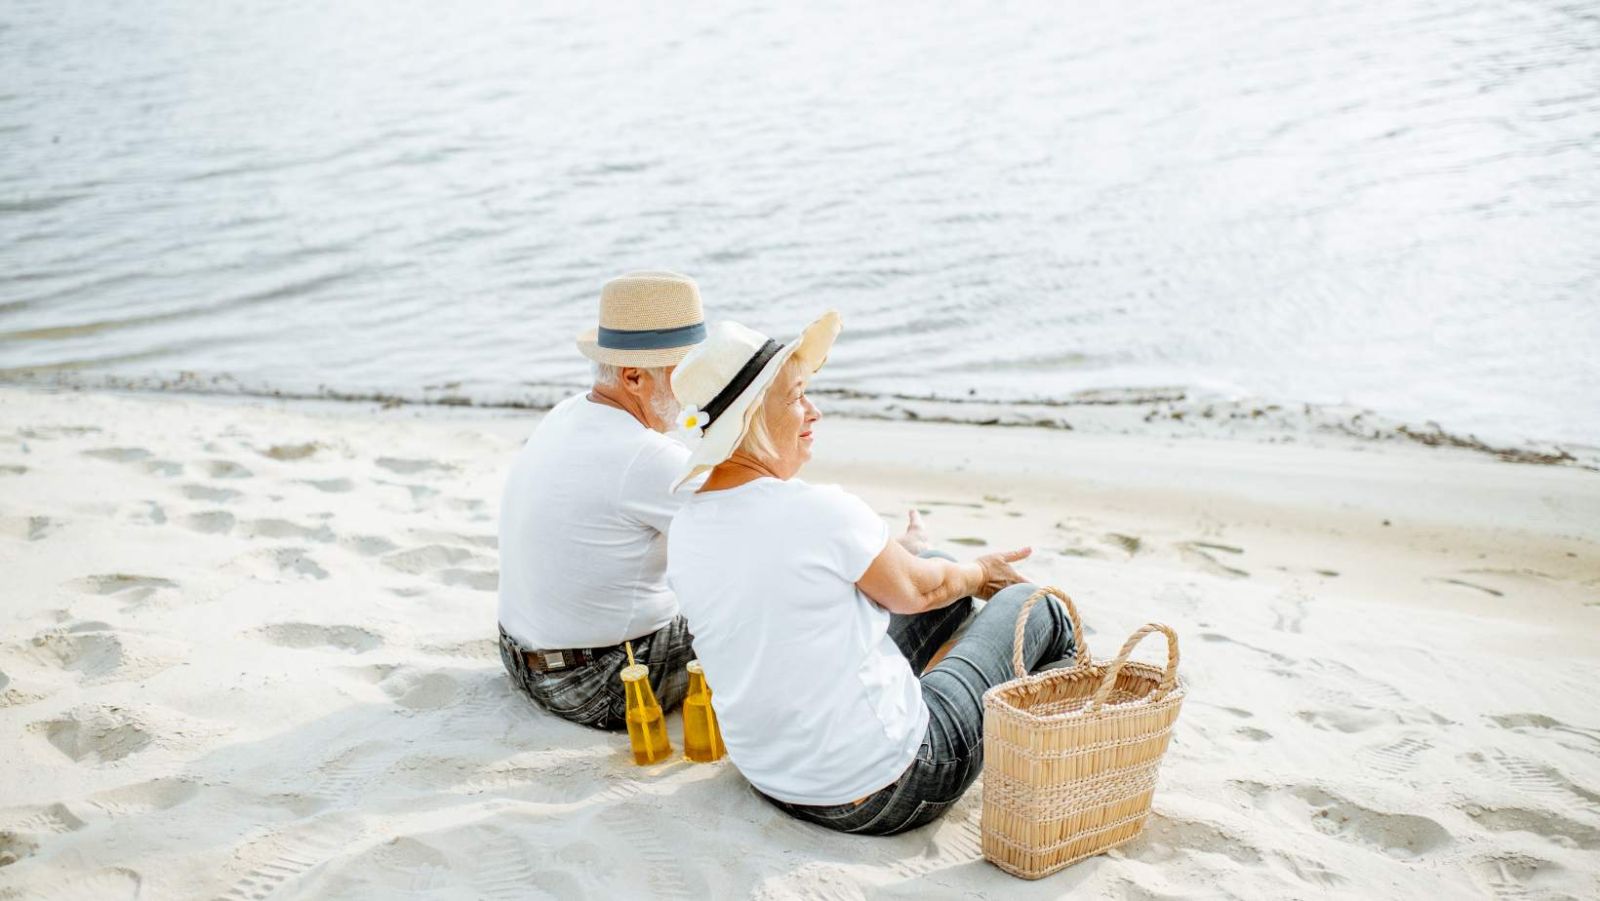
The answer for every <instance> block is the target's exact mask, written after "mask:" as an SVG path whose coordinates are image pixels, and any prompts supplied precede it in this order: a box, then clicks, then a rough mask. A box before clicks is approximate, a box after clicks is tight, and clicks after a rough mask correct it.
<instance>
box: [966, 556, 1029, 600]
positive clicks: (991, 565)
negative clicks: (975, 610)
mask: <svg viewBox="0 0 1600 901" xmlns="http://www.w3.org/2000/svg"><path fill="white" fill-rule="evenodd" d="M1032 554H1033V548H1031V547H1025V548H1022V549H1021V550H1016V551H1000V552H998V553H994V554H984V555H983V556H982V557H979V558H978V559H977V560H976V561H974V562H976V563H977V564H978V566H980V567H982V568H983V584H981V585H979V586H978V587H977V588H976V589H975V590H974V591H973V592H972V595H973V597H978V598H982V599H984V600H986V601H987V600H988V599H990V598H992V597H994V596H995V594H996V593H997V592H999V591H1000V590H1001V589H1004V588H1010V587H1011V586H1013V585H1016V584H1018V583H1019V582H1026V581H1028V580H1027V579H1025V578H1023V576H1022V573H1019V572H1017V571H1016V570H1015V569H1014V568H1012V566H1011V564H1013V563H1018V562H1021V561H1023V560H1026V559H1028V557H1029V556H1031V555H1032Z"/></svg>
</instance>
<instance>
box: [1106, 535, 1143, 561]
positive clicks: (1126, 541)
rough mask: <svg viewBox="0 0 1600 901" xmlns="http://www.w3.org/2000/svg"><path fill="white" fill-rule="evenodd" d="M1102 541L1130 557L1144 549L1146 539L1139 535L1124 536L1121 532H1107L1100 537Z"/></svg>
mask: <svg viewBox="0 0 1600 901" xmlns="http://www.w3.org/2000/svg"><path fill="white" fill-rule="evenodd" d="M1100 540H1101V541H1103V542H1105V543H1106V544H1109V545H1111V546H1112V547H1114V548H1117V549H1119V550H1121V551H1122V552H1123V553H1125V554H1127V555H1128V556H1129V557H1132V556H1133V555H1135V554H1137V553H1139V551H1140V549H1141V548H1143V547H1144V539H1142V538H1140V537H1139V536H1137V535H1124V534H1122V533H1121V532H1107V533H1105V534H1104V535H1102V536H1100Z"/></svg>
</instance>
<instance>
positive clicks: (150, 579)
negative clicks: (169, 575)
mask: <svg viewBox="0 0 1600 901" xmlns="http://www.w3.org/2000/svg"><path fill="white" fill-rule="evenodd" d="M67 584H68V585H69V586H70V587H73V588H76V589H77V590H79V591H86V592H89V593H90V594H98V595H115V596H116V597H117V599H118V600H121V601H124V602H127V603H139V602H142V601H145V600H147V599H149V598H150V596H151V595H154V594H155V593H156V592H158V591H163V590H166V589H175V588H177V587H178V583H177V582H174V581H172V580H171V579H163V578H161V577H159V576H140V575H132V574H129V573H105V574H102V575H94V576H84V577H83V578H81V579H74V580H72V581H71V582H68V583H67Z"/></svg>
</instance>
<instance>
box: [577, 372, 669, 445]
mask: <svg viewBox="0 0 1600 901" xmlns="http://www.w3.org/2000/svg"><path fill="white" fill-rule="evenodd" d="M624 368H627V367H622V366H613V365H611V364H610V363H601V362H598V361H596V362H595V364H594V384H595V387H597V388H614V387H616V386H617V384H618V383H619V382H621V381H622V370H623V369H624ZM632 368H634V369H639V370H642V371H644V372H647V373H649V374H650V377H651V378H652V379H653V380H654V384H655V394H654V395H653V396H651V398H650V409H651V411H652V412H654V413H655V414H656V418H657V419H660V420H661V421H662V422H663V423H666V425H667V428H668V429H670V428H671V427H672V422H673V420H675V419H677V418H678V400H677V398H675V397H673V396H672V379H671V378H670V377H668V375H667V370H668V369H670V368H671V367H670V366H635V367H632Z"/></svg>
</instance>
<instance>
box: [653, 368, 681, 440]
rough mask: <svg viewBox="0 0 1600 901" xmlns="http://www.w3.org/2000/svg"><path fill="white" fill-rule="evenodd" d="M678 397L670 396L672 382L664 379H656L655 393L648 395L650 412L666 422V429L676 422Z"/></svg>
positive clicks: (670, 428)
mask: <svg viewBox="0 0 1600 901" xmlns="http://www.w3.org/2000/svg"><path fill="white" fill-rule="evenodd" d="M680 409H681V408H680V407H679V406H678V399H677V398H675V397H673V396H672V384H671V383H670V382H668V381H667V380H666V379H659V380H657V381H656V389H655V393H653V394H651V395H650V412H652V413H654V414H656V418H657V419H659V420H660V421H662V422H664V423H666V426H667V431H669V432H670V431H671V430H672V428H673V426H675V425H677V424H678V411H679V410H680Z"/></svg>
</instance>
